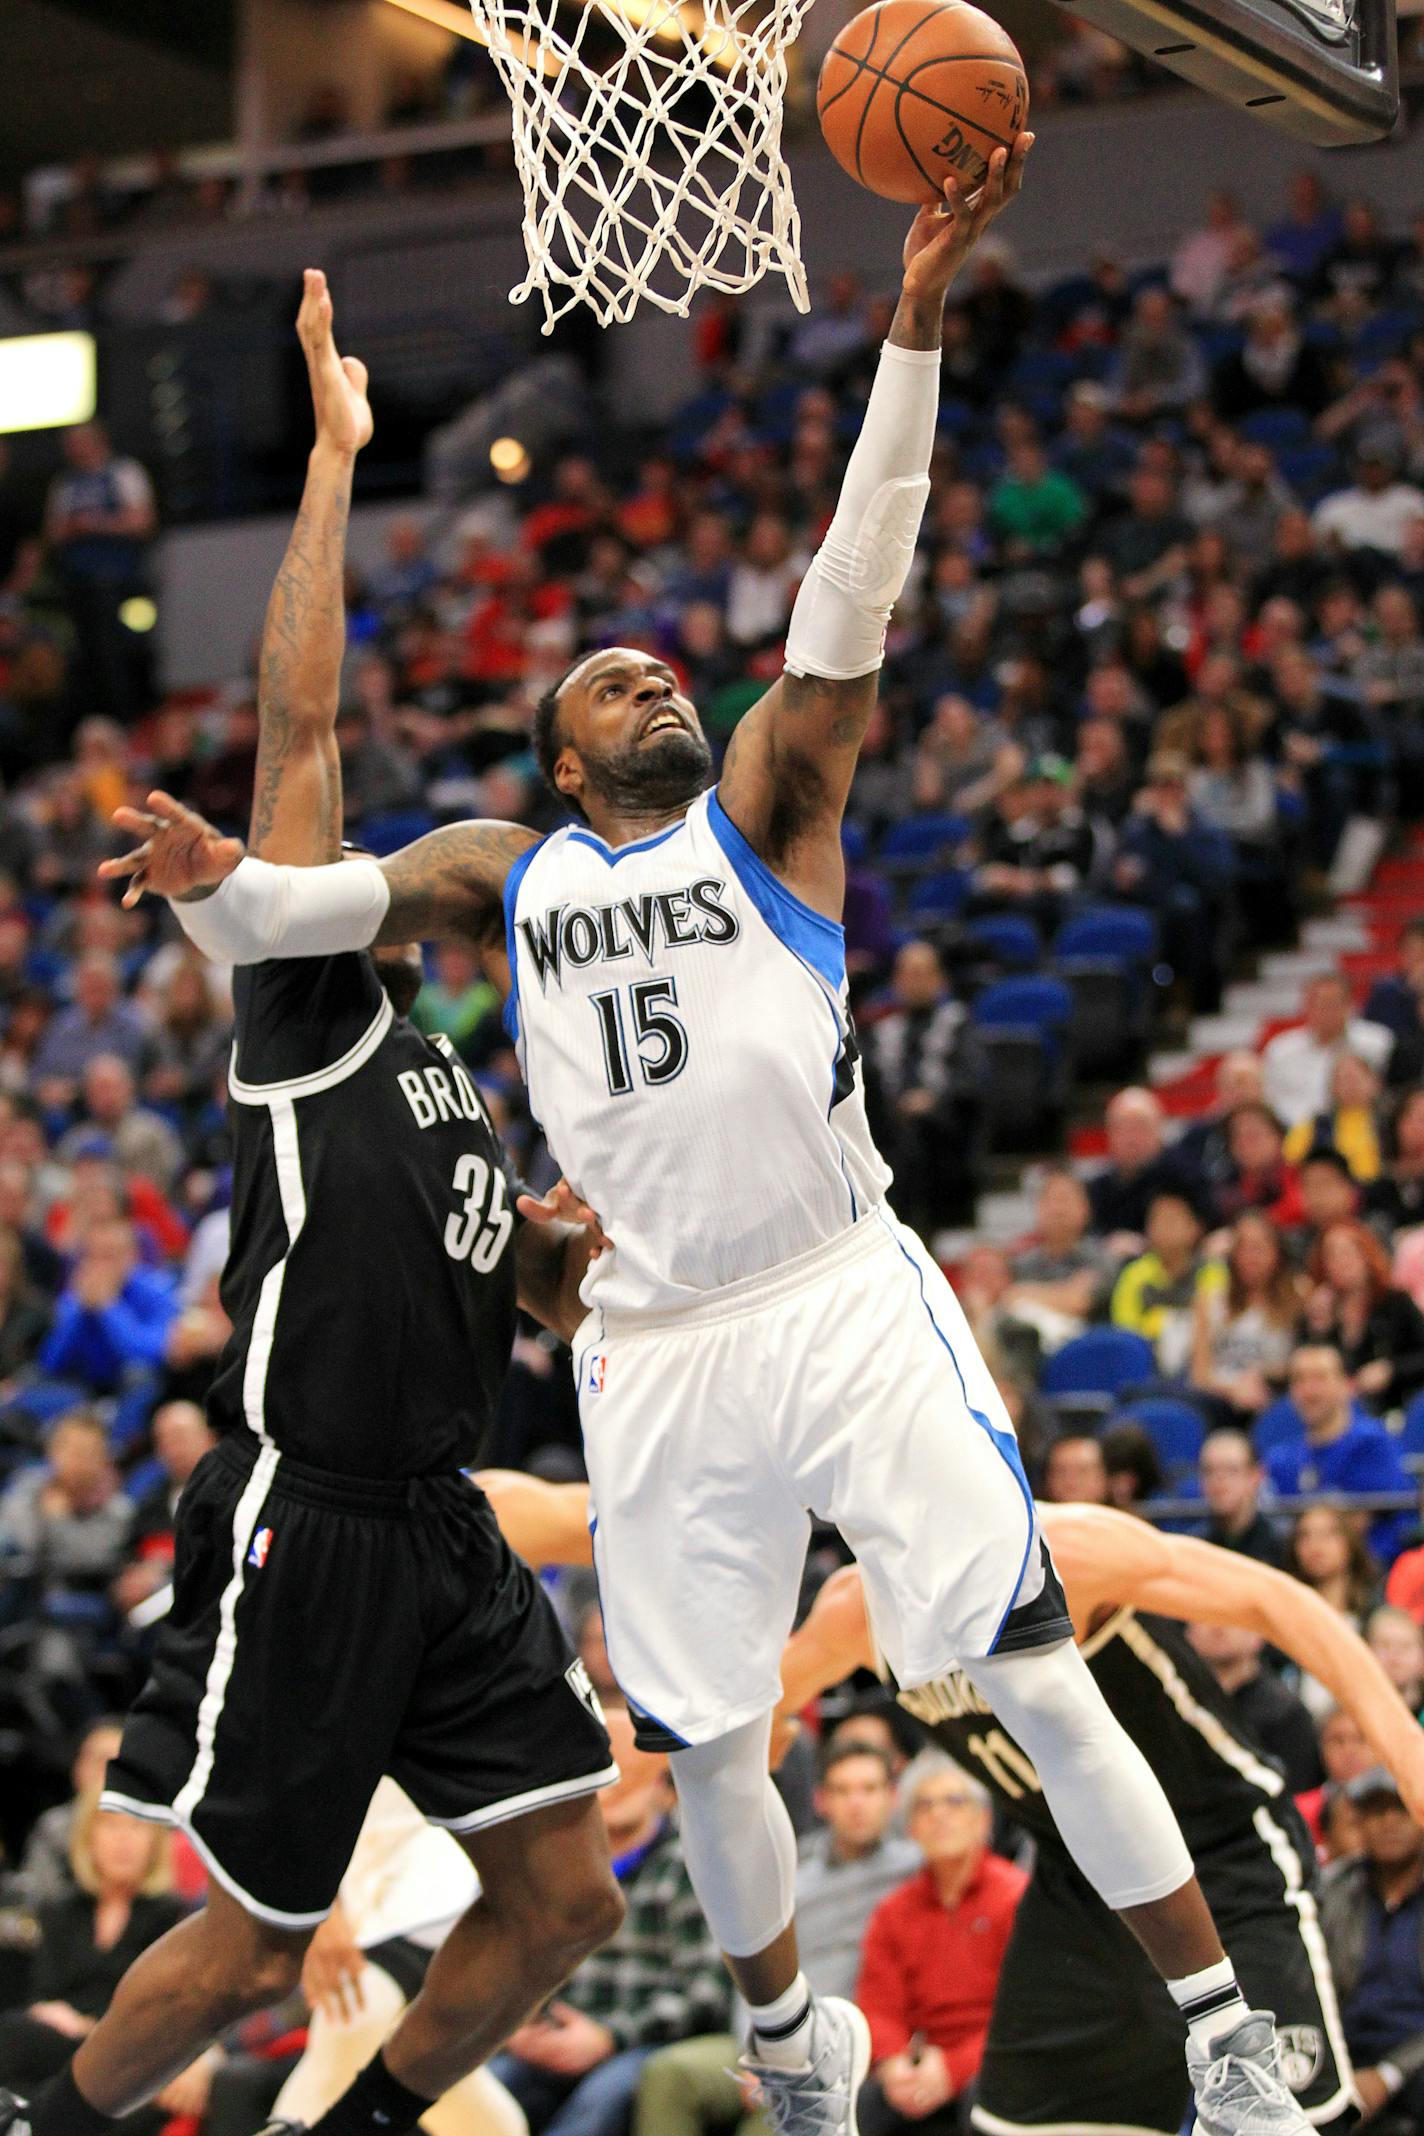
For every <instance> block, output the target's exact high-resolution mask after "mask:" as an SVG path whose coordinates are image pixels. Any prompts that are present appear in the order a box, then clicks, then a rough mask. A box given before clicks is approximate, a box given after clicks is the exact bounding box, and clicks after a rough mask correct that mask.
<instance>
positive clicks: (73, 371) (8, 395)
mask: <svg viewBox="0 0 1424 2136" xmlns="http://www.w3.org/2000/svg"><path fill="white" fill-rule="evenodd" d="M94 375H95V373H94V336H93V335H92V334H80V333H67V334H18V335H15V336H14V337H13V338H11V339H7V340H4V341H0V433H6V434H8V433H11V432H14V431H17V430H58V429H60V428H67V427H68V426H69V425H70V424H71V423H87V422H88V421H89V418H90V417H91V416H92V415H93V413H94Z"/></svg>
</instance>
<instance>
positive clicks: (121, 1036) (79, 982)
mask: <svg viewBox="0 0 1424 2136" xmlns="http://www.w3.org/2000/svg"><path fill="white" fill-rule="evenodd" d="M148 1050H149V1033H148V1027H147V1025H146V1024H145V1022H144V1020H143V1018H142V1016H141V1015H140V1014H139V1012H138V1010H137V1009H135V1008H134V1007H132V1006H131V1004H130V1003H128V1002H127V1001H124V1000H123V999H122V998H121V991H120V985H119V968H118V965H117V964H116V963H115V962H114V959H113V958H112V957H111V956H109V955H108V953H107V952H106V951H104V950H99V949H95V950H91V951H90V952H89V954H88V955H87V956H85V957H83V958H81V959H80V962H79V965H78V967H77V968H76V970H75V974H74V1006H73V1007H72V1008H68V1009H64V1010H63V1011H61V1013H60V1014H59V1015H58V1016H56V1017H55V1019H54V1022H53V1023H52V1024H51V1025H50V1027H49V1029H48V1030H47V1031H46V1032H45V1035H44V1037H43V1038H42V1039H41V1040H40V1043H39V1047H38V1050H37V1051H36V1054H35V1057H34V1061H33V1063H32V1064H31V1074H32V1077H33V1080H34V1085H35V1088H36V1090H37V1092H38V1094H39V1098H40V1102H41V1103H42V1104H44V1105H53V1106H57V1107H65V1106H69V1105H72V1104H73V1102H74V1099H75V1097H76V1095H77V1094H78V1090H79V1085H80V1082H81V1080H82V1078H83V1075H84V1071H85V1069H86V1068H87V1067H88V1066H89V1063H90V1062H91V1061H93V1060H96V1059H97V1058H98V1056H99V1055H100V1054H101V1053H111V1054H114V1055H115V1056H116V1057H117V1058H118V1059H119V1060H121V1061H122V1062H123V1063H124V1065H125V1067H126V1068H128V1069H129V1070H130V1071H131V1072H133V1073H135V1074H137V1072H138V1071H139V1070H140V1069H141V1068H142V1066H143V1065H144V1060H145V1056H146V1055H147V1053H148Z"/></svg>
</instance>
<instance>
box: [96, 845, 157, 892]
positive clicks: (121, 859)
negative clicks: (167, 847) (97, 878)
mask: <svg viewBox="0 0 1424 2136" xmlns="http://www.w3.org/2000/svg"><path fill="white" fill-rule="evenodd" d="M151 851H152V848H151V847H150V845H149V843H148V841H147V839H145V841H144V843H143V844H142V845H141V846H135V847H134V849H133V851H132V852H131V853H115V854H113V855H112V856H111V857H110V858H109V859H108V860H101V861H100V863H99V867H98V873H99V874H100V875H102V877H103V878H104V880H105V882H115V881H117V880H118V878H119V877H120V876H124V875H132V874H133V873H134V871H135V869H137V868H141V867H143V866H144V865H145V863H146V862H147V861H148V859H149V858H150V856H151Z"/></svg>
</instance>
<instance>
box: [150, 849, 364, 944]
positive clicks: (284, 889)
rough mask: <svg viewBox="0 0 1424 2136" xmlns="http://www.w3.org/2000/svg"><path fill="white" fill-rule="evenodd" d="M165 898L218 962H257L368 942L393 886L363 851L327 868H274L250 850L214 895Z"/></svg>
mask: <svg viewBox="0 0 1424 2136" xmlns="http://www.w3.org/2000/svg"><path fill="white" fill-rule="evenodd" d="M170 902H172V905H173V910H174V913H175V914H176V915H177V919H178V924H179V926H180V927H181V928H182V930H183V932H184V934H185V935H187V937H188V939H189V941H190V942H194V943H196V944H197V946H198V948H199V949H201V950H202V951H203V953H204V955H205V956H209V957H211V958H212V959H213V960H214V962H215V963H218V964H260V963H262V962H263V960H264V959H265V958H267V957H329V956H334V955H335V954H336V952H337V951H338V950H343V949H367V948H369V947H370V945H371V943H372V942H374V941H375V939H376V933H377V930H378V928H379V927H380V924H381V922H382V920H383V919H384V918H385V916H386V912H387V910H388V908H389V906H390V902H391V891H390V885H389V883H388V882H387V881H386V878H385V876H384V875H382V873H381V871H380V869H379V868H378V867H377V865H376V863H375V861H374V860H367V859H366V858H364V857H362V856H353V857H352V858H351V859H350V860H343V861H339V862H337V863H335V864H334V865H332V866H330V867H324V868H279V867H274V866H273V865H272V863H271V862H270V861H266V860H254V859H253V858H252V856H251V855H250V854H249V855H248V856H247V858H246V859H244V860H240V861H239V862H238V864H237V866H236V867H235V868H234V869H233V872H232V874H231V875H229V877H228V878H227V881H226V882H225V883H221V884H219V886H218V888H217V889H216V890H215V891H214V892H213V894H212V896H211V897H203V898H198V899H197V900H196V901H195V902H193V903H183V902H181V901H178V900H171V901H170Z"/></svg>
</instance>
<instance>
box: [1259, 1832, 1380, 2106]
mask: <svg viewBox="0 0 1424 2136" xmlns="http://www.w3.org/2000/svg"><path fill="white" fill-rule="evenodd" d="M1251 1821H1252V1823H1253V1824H1254V1825H1255V1827H1256V1830H1257V1832H1258V1834H1259V1835H1260V1837H1261V1838H1262V1839H1263V1840H1264V1841H1265V1842H1266V1845H1267V1846H1268V1847H1269V1848H1270V1850H1271V1859H1272V1861H1273V1862H1274V1863H1275V1865H1276V1867H1277V1868H1278V1869H1279V1870H1280V1872H1281V1880H1282V1882H1283V1883H1284V1885H1285V1887H1286V1893H1285V1896H1286V1904H1287V1906H1289V1907H1290V1908H1291V1910H1292V1912H1293V1913H1294V1914H1295V1917H1296V1921H1297V1924H1298V1926H1299V1928H1300V1940H1301V1942H1302V1943H1303V1944H1304V1946H1305V1955H1306V1959H1307V1961H1308V1963H1309V1965H1310V1973H1311V1978H1312V1979H1313V1980H1314V1982H1315V1992H1316V1994H1317V1995H1318V1996H1319V1997H1320V2014H1321V2016H1322V2017H1323V2018H1324V2020H1325V2036H1326V2038H1327V2039H1328V2040H1329V2042H1330V2051H1331V2053H1332V2054H1333V2055H1334V2057H1335V2067H1336V2069H1337V2070H1338V2071H1339V2073H1340V2088H1339V2090H1338V2091H1337V2092H1336V2093H1335V2095H1334V2097H1333V2098H1330V2099H1326V2100H1323V2101H1322V2102H1321V2104H1320V2105H1319V2106H1310V2107H1306V2106H1303V2107H1302V2108H1301V2112H1302V2113H1303V2114H1304V2115H1305V2118H1306V2120H1307V2121H1311V2122H1314V2123H1316V2124H1317V2125H1319V2124H1322V2123H1324V2122H1327V2121H1333V2120H1334V2118H1335V2116H1336V2115H1337V2114H1338V2113H1341V2112H1343V2110H1344V2109H1345V2108H1346V2107H1347V2106H1353V2107H1358V2106H1359V2105H1360V2104H1361V2101H1360V2095H1359V2093H1358V2092H1357V2091H1356V2089H1355V2068H1354V2063H1353V2061H1352V2060H1351V2057H1350V2050H1349V2048H1348V2047H1347V2046H1346V2044H1345V2028H1344V2025H1343V2024H1342V2022H1341V2019H1340V2002H1339V1998H1338V1996H1337V1995H1336V1993H1335V1975H1334V1974H1333V1973H1332V1972H1331V1970H1330V1953H1329V1951H1328V1950H1327V1948H1326V1944H1325V1931H1324V1929H1323V1928H1322V1927H1321V1925H1320V1909H1319V1907H1318V1906H1317V1905H1316V1903H1315V1893H1314V1892H1313V1891H1311V1890H1310V1889H1309V1887H1308V1886H1307V1884H1306V1881H1305V1878H1304V1877H1303V1876H1302V1874H1301V1867H1300V1856H1299V1855H1298V1854H1297V1853H1296V1850H1295V1848H1294V1847H1293V1846H1292V1845H1291V1843H1290V1836H1289V1834H1288V1833H1286V1832H1285V1831H1284V1830H1283V1829H1282V1827H1281V1826H1280V1825H1278V1824H1277V1823H1276V1820H1275V1818H1274V1817H1272V1815H1271V1813H1270V1811H1269V1810H1268V1809H1265V1808H1264V1807H1263V1808H1261V1809H1259V1810H1257V1812H1256V1814H1255V1816H1254V1817H1253V1818H1252V1820H1251Z"/></svg>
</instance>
